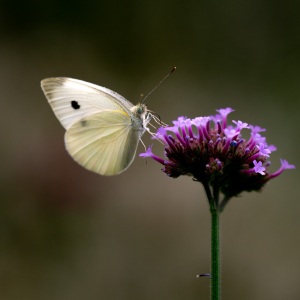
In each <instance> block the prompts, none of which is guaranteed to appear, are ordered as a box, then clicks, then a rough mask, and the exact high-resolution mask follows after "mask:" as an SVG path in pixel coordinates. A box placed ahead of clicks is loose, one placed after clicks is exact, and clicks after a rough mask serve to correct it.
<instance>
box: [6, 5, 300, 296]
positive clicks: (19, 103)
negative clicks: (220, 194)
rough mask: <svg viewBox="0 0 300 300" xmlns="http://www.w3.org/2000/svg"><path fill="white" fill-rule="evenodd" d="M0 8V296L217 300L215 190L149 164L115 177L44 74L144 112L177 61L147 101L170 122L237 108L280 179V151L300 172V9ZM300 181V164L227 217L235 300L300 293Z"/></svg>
mask: <svg viewBox="0 0 300 300" xmlns="http://www.w3.org/2000/svg"><path fill="white" fill-rule="evenodd" d="M0 5H1V7H0V79H1V81H0V91H1V118H0V124H1V148H0V154H1V158H2V159H1V173H0V180H1V183H0V184H1V186H0V189H1V190H0V196H1V200H0V206H1V209H0V298H1V299H5V300H12V299H22V300H27V299H30V300H31V299H34V300H35V299H43V300H48V299H51V300H52V299H57V300H60V299H63V300H67V299H72V300H82V299H90V300H94V299H95V300H96V299H100V300H102V299H103V300H115V299H118V300H119V299H124V300H126V299H130V300H132V299H137V300H148V299H149V300H150V299H151V300H152V299H157V300H186V299H190V300H193V299H195V300H196V299H208V298H209V284H210V283H209V279H208V278H201V279H196V278H195V275H196V274H198V273H206V272H209V264H210V262H209V260H210V252H209V251H210V239H209V228H210V219H209V211H208V205H207V201H206V199H205V196H204V192H203V189H202V187H201V186H200V185H199V184H197V183H195V182H193V181H192V180H191V179H190V178H184V177H182V178H179V179H176V180H173V179H170V178H168V177H167V176H165V175H164V174H163V173H162V172H161V171H160V168H161V167H160V166H159V165H158V164H156V163H155V162H153V161H150V160H148V162H147V164H146V163H145V160H143V159H141V158H136V160H135V162H134V163H133V165H132V166H131V167H130V169H129V170H128V171H127V172H125V173H124V174H122V175H119V176H116V177H110V178H106V177H101V176H97V175H94V174H92V173H90V172H88V171H86V170H84V169H82V168H81V167H80V166H78V165H77V164H76V163H74V162H73V161H72V159H71V158H70V157H69V156H68V154H67V153H66V151H65V150H64V145H63V134H64V130H63V128H62V127H61V125H60V124H59V122H58V121H57V120H56V119H55V117H54V115H53V113H52V111H51V109H50V107H49V105H48V104H47V102H46V99H45V97H44V95H43V94H42V91H41V89H40V80H41V79H43V78H45V77H51V76H68V77H74V78H79V79H82V80H86V81H89V82H93V83H96V84H99V85H102V86H106V87H108V88H111V89H113V90H115V91H117V92H119V93H120V94H122V95H123V96H125V97H126V98H128V99H129V100H130V101H132V102H133V103H136V102H138V100H139V97H140V96H139V95H140V94H141V93H147V92H148V91H149V90H151V89H152V87H153V86H154V85H155V83H157V82H158V81H159V80H160V79H161V78H162V77H163V76H164V75H165V74H166V73H168V71H169V70H170V69H171V68H172V67H173V66H177V68H178V70H177V72H176V73H174V74H173V75H172V77H171V78H169V79H168V80H167V81H166V82H165V83H164V84H163V85H162V86H161V87H160V88H159V89H158V90H156V91H155V93H153V94H152V96H151V97H149V98H148V106H149V108H150V109H152V110H154V111H156V112H158V113H159V114H160V116H161V117H162V119H163V120H164V121H165V122H167V123H170V122H171V121H172V120H173V119H175V118H177V116H179V115H187V116H189V117H196V116H201V115H211V114H214V112H215V109H218V108H222V107H227V106H230V107H233V108H234V109H236V112H235V113H234V114H232V115H231V116H232V118H233V119H235V120H242V121H245V122H248V123H251V124H255V125H260V126H262V127H266V128H267V132H266V136H267V140H268V142H269V143H270V144H275V145H276V146H277V147H278V151H277V152H275V153H274V154H273V155H272V162H273V164H272V167H271V169H272V170H273V171H274V170H276V169H277V168H278V167H279V158H281V157H283V158H286V159H288V161H289V162H290V163H294V164H295V165H297V166H298V167H299V166H300V160H299V156H298V155H299V150H298V145H299V97H300V92H299V91H300V89H299V73H300V72H299V71H300V51H299V50H300V49H299V37H300V32H299V31H300V30H299V28H300V26H299V25H300V23H299V9H300V7H299V2H298V1H284V2H282V3H277V2H276V3H275V2H274V1H267V0H263V1H250V2H249V1H225V2H222V3H220V2H218V1H184V2H182V1H140V0H139V1H131V2H125V1H101V0H100V1H91V0H86V1H82V0H75V1H72V2H71V1H70V2H69V1H57V0H55V1H34V0H32V1H26V2H25V1H21V0H16V1H1V2H0ZM143 140H144V142H145V143H146V144H147V145H149V144H151V143H153V141H151V139H150V137H149V136H146V135H145V136H144V139H143ZM142 151H143V147H142V146H140V147H139V150H138V152H142ZM155 151H157V153H159V154H162V149H161V148H159V146H156V148H155ZM297 184H299V168H298V169H296V170H291V171H287V172H285V173H284V174H283V175H282V176H281V177H279V178H277V179H275V180H273V181H271V182H270V183H269V184H268V185H267V186H266V187H265V189H264V191H263V192H262V193H251V194H248V193H244V194H243V195H242V196H241V197H239V198H236V199H234V200H232V202H231V203H230V204H229V205H228V207H227V208H226V210H225V212H224V214H223V215H222V218H221V221H222V234H221V238H222V280H223V282H222V286H223V287H222V294H223V299H224V300H226V299H228V300H229V299H243V300H250V299H251V300H253V299H255V300H258V299H264V300H266V299H270V300H271V299H272V300H281V299H290V300H293V299H300V285H299V278H300V258H299V257H300V254H299V253H300V235H299V226H300V217H299V209H300V202H299V195H300V194H299V186H297Z"/></svg>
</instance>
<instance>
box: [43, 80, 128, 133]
mask: <svg viewBox="0 0 300 300" xmlns="http://www.w3.org/2000/svg"><path fill="white" fill-rule="evenodd" d="M41 86H42V89H43V91H44V93H45V96H46V97H47V99H48V102H49V104H50V105H51V107H52V109H53V111H54V113H55V115H56V117H57V118H58V119H59V121H60V122H61V124H62V125H63V126H64V127H65V129H68V128H70V127H71V126H72V125H73V124H74V123H76V122H78V121H80V120H81V119H83V118H85V117H87V116H90V115H92V114H95V113H97V112H101V111H111V110H124V111H126V112H127V113H130V108H131V107H132V106H133V104H132V103H130V102H129V101H128V100H126V99H125V98H124V97H122V96H121V95H119V94H118V93H116V92H113V91H111V90H109V89H107V88H104V87H100V86H97V85H94V84H91V83H88V82H85V81H81V80H77V79H72V78H65V77H57V78H47V79H44V80H42V82H41Z"/></svg>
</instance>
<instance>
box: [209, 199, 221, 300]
mask: <svg viewBox="0 0 300 300" xmlns="http://www.w3.org/2000/svg"><path fill="white" fill-rule="evenodd" d="M210 213H211V287H210V288H211V293H210V295H211V300H220V299H221V291H220V285H221V278H220V240H219V215H220V213H219V211H218V209H216V208H215V207H214V206H212V205H211V207H210Z"/></svg>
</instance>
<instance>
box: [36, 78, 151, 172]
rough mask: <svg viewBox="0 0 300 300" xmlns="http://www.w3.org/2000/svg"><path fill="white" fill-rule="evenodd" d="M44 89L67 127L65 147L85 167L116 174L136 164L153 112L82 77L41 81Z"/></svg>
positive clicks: (61, 121)
mask: <svg viewBox="0 0 300 300" xmlns="http://www.w3.org/2000/svg"><path fill="white" fill-rule="evenodd" d="M41 87H42V90H43V92H44V94H45V96H46V98H47V100H48V102H49V104H50V106H51V108H52V110H53V112H54V114H55V115H56V117H57V118H58V120H59V121H60V123H61V124H62V126H63V127H64V128H65V129H66V133H65V146H66V149H67V151H68V152H69V154H70V155H71V156H72V157H73V159H74V160H75V161H76V162H77V163H79V164H80V165H81V166H83V167H84V168H86V169H88V170H90V171H93V172H95V173H98V174H101V175H106V176H110V175H116V174H120V173H122V172H123V171H125V170H126V169H127V168H128V167H129V166H130V165H131V163H132V161H133V159H134V156H135V153H136V150H137V146H138V143H139V140H140V138H141V136H142V135H143V134H144V132H145V130H147V131H149V129H148V128H147V125H148V123H149V122H150V120H151V118H152V116H153V115H152V114H151V113H150V112H149V111H148V110H147V107H146V105H145V104H143V103H139V104H137V105H136V106H134V105H133V104H132V103H131V102H129V101H128V100H126V99H125V98H124V97H122V96H121V95H119V94H118V93H116V92H114V91H111V90H109V89H107V88H105V87H101V86H98V85H95V84H92V83H88V82H85V81H82V80H77V79H72V78H67V77H57V78H47V79H44V80H42V81H41Z"/></svg>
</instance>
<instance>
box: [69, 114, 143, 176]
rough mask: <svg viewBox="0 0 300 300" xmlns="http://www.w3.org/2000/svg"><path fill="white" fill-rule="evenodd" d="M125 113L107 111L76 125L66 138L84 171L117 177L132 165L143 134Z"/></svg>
mask: <svg viewBox="0 0 300 300" xmlns="http://www.w3.org/2000/svg"><path fill="white" fill-rule="evenodd" d="M133 124H137V123H135V122H134V123H132V120H131V118H130V116H129V115H128V114H127V113H126V112H124V111H121V110H120V111H103V112H100V113H98V114H94V115H91V116H87V117H86V118H83V119H81V120H80V121H79V122H76V123H75V124H73V125H72V126H71V127H70V128H69V129H68V130H67V132H66V134H65V144H66V148H67V150H68V152H69V153H70V155H71V156H72V157H73V158H74V160H75V161H76V162H78V163H79V164H80V165H82V166H83V167H85V168H87V169H88V170H91V171H93V172H96V173H98V174H101V175H107V176H109V175H116V174H119V173H121V172H123V171H125V170H126V169H127V168H128V166H129V165H130V164H131V163H132V161H133V159H134V156H135V152H136V149H137V146H138V142H139V138H140V136H141V135H142V134H143V130H142V128H141V127H139V126H133Z"/></svg>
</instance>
